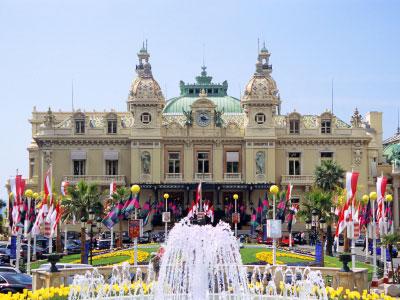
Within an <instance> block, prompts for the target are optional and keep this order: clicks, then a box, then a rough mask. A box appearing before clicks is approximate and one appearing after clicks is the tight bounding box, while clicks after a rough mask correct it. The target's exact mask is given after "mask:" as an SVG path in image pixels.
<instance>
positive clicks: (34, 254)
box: [32, 192, 40, 260]
mask: <svg viewBox="0 0 400 300" xmlns="http://www.w3.org/2000/svg"><path fill="white" fill-rule="evenodd" d="M32 197H33V209H34V212H36V200H37V199H38V198H39V197H40V196H39V193H37V192H35V193H33V196H32ZM32 260H36V234H35V235H34V236H33V250H32Z"/></svg>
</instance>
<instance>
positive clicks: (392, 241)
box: [380, 232, 400, 283]
mask: <svg viewBox="0 0 400 300" xmlns="http://www.w3.org/2000/svg"><path fill="white" fill-rule="evenodd" d="M399 242H400V235H399V234H398V233H397V232H396V233H390V234H386V235H384V236H382V237H381V243H380V244H381V246H385V248H387V249H389V255H390V267H391V268H392V274H393V282H394V283H399V282H400V278H399V275H398V274H397V273H396V272H395V271H394V266H393V257H392V253H393V246H394V245H397V244H398V243H399ZM381 251H382V250H381Z"/></svg>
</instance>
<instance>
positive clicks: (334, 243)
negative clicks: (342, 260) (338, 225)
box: [333, 238, 337, 254]
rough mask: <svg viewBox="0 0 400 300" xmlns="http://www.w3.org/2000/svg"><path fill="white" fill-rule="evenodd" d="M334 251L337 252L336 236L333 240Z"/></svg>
mask: <svg viewBox="0 0 400 300" xmlns="http://www.w3.org/2000/svg"><path fill="white" fill-rule="evenodd" d="M333 253H335V254H336V253H337V239H336V238H335V239H334V240H333Z"/></svg>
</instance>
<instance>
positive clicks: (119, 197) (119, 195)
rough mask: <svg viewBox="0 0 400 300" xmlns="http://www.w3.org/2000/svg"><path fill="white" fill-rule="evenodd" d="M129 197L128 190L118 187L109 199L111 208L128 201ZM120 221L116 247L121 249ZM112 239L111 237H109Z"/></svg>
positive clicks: (121, 229)
mask: <svg viewBox="0 0 400 300" xmlns="http://www.w3.org/2000/svg"><path fill="white" fill-rule="evenodd" d="M129 196H130V189H129V188H127V187H123V186H122V187H119V188H117V190H116V191H115V193H114V194H112V199H111V204H112V207H114V206H115V205H117V204H118V202H120V201H122V202H123V201H126V200H128V199H129ZM122 225H123V224H122V220H120V221H119V222H118V226H119V227H118V231H119V238H118V244H117V247H120V248H122V234H123V226H122ZM111 238H113V237H111Z"/></svg>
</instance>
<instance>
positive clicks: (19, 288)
mask: <svg viewBox="0 0 400 300" xmlns="http://www.w3.org/2000/svg"><path fill="white" fill-rule="evenodd" d="M24 289H28V290H31V289H32V277H31V276H29V275H26V274H23V273H11V272H1V273H0V293H4V294H7V293H9V292H11V293H18V292H20V293H22V292H23V290H24Z"/></svg>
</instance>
